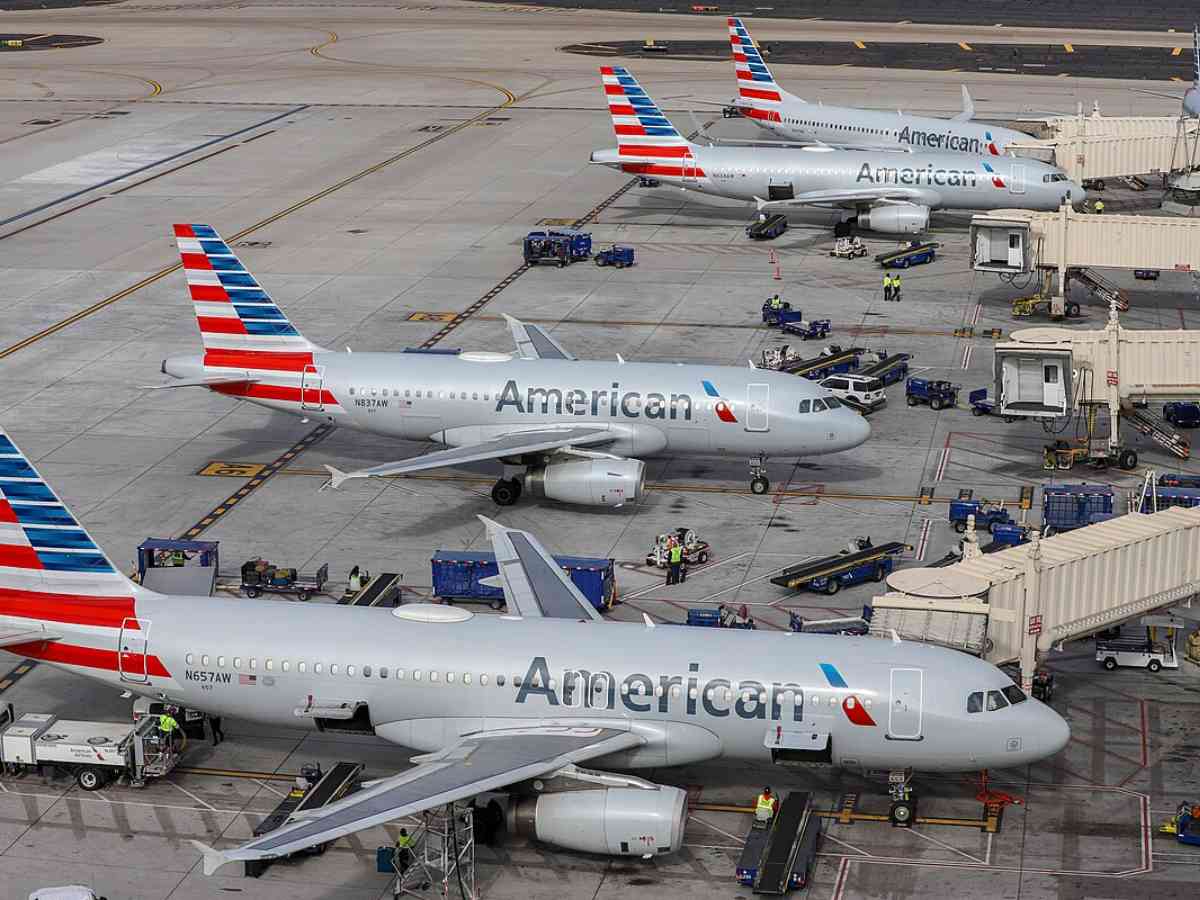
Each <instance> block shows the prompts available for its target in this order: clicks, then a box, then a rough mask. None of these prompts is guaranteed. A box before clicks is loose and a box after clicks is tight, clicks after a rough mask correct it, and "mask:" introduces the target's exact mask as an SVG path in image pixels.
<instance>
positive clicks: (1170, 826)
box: [1158, 803, 1200, 847]
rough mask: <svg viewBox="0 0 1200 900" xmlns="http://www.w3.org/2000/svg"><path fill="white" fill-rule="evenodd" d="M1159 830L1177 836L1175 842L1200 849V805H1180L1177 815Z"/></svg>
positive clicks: (1164, 823)
mask: <svg viewBox="0 0 1200 900" xmlns="http://www.w3.org/2000/svg"><path fill="white" fill-rule="evenodd" d="M1158 830H1159V831H1161V832H1162V833H1163V834H1173V835H1175V840H1177V841H1178V842H1179V843H1181V844H1191V845H1192V846H1193V847H1200V804H1194V803H1181V804H1179V809H1178V810H1176V812H1175V815H1173V816H1171V818H1169V819H1167V821H1165V822H1163V824H1162V825H1161V826H1159V829H1158Z"/></svg>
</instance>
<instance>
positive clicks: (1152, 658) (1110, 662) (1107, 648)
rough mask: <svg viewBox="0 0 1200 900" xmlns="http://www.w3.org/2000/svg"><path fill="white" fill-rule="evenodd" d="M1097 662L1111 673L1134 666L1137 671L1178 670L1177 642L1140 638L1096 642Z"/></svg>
mask: <svg viewBox="0 0 1200 900" xmlns="http://www.w3.org/2000/svg"><path fill="white" fill-rule="evenodd" d="M1096 662H1098V663H1100V665H1102V666H1104V668H1106V669H1108V670H1109V671H1110V672H1111V671H1112V670H1113V669H1115V668H1116V667H1117V666H1132V667H1133V668H1136V669H1149V670H1150V671H1151V672H1157V671H1159V670H1160V669H1178V668H1179V659H1178V657H1176V655H1175V641H1174V639H1172V640H1171V641H1170V642H1165V641H1150V640H1148V639H1147V640H1142V639H1140V638H1115V639H1113V640H1107V641H1096Z"/></svg>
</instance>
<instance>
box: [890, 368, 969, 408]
mask: <svg viewBox="0 0 1200 900" xmlns="http://www.w3.org/2000/svg"><path fill="white" fill-rule="evenodd" d="M958 391H959V387H958V385H957V384H951V383H950V382H949V381H933V380H931V379H928V378H917V377H916V376H915V375H914V376H911V377H910V378H909V379H908V380H907V381H906V382H904V400H905V402H906V403H908V405H909V406H918V405H920V404H922V403H925V404H928V405H929V407H930V409H944V408H946V407H948V406H956V405H958Z"/></svg>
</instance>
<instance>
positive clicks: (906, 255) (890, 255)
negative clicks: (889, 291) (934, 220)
mask: <svg viewBox="0 0 1200 900" xmlns="http://www.w3.org/2000/svg"><path fill="white" fill-rule="evenodd" d="M941 246H942V245H941V244H939V243H938V242H937V241H912V242H910V243H909V245H908V246H907V247H901V248H900V249H899V250H889V251H888V252H887V253H880V254H878V255H877V256H876V257H875V262H877V263H879V265H881V266H883V268H885V269H907V268H908V267H909V266H919V265H922V264H924V263H928V262H933V261H934V259H936V258H937V251H938V248H939V247H941Z"/></svg>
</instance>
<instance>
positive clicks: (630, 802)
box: [508, 785, 687, 856]
mask: <svg viewBox="0 0 1200 900" xmlns="http://www.w3.org/2000/svg"><path fill="white" fill-rule="evenodd" d="M686 819H687V794H686V793H685V792H684V791H682V790H680V789H679V788H677V787H669V786H667V785H657V786H656V787H655V788H653V789H649V790H648V789H646V788H621V787H613V788H604V789H601V790H582V791H562V792H561V793H553V794H541V795H540V796H537V797H521V798H513V799H512V801H511V802H510V803H509V806H508V830H509V831H510V832H511V833H513V834H522V835H526V836H528V837H533V838H537V840H539V841H544V842H545V843H547V844H554V845H555V846H557V847H564V848H566V849H567V850H578V851H580V852H581V853H604V854H608V855H611V856H647V855H649V854H653V855H655V856H657V855H658V854H661V853H674V852H675V851H676V850H678V849H679V847H680V844H682V842H683V826H684V824H685V821H686Z"/></svg>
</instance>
